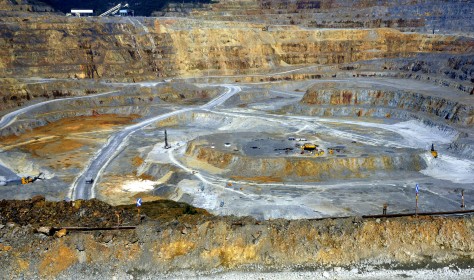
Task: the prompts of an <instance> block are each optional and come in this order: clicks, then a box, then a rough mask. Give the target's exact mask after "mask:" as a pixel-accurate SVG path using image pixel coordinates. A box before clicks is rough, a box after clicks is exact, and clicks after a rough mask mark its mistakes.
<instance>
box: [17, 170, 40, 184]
mask: <svg viewBox="0 0 474 280" xmlns="http://www.w3.org/2000/svg"><path fill="white" fill-rule="evenodd" d="M42 175H43V173H42V172H41V173H40V174H38V176H35V177H30V176H26V177H21V184H22V185H27V184H30V183H34V182H35V181H36V180H44V178H43V177H41V176H42Z"/></svg>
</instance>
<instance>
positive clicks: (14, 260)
mask: <svg viewBox="0 0 474 280" xmlns="http://www.w3.org/2000/svg"><path fill="white" fill-rule="evenodd" d="M133 208H134V206H127V207H115V208H114V207H111V206H108V205H106V204H103V203H100V202H98V201H89V202H84V203H81V202H80V201H76V202H75V203H72V202H68V203H66V202H58V203H52V202H47V201H46V202H45V201H44V200H43V199H41V198H34V199H32V200H29V201H23V202H20V201H2V202H0V214H1V215H0V218H1V220H0V256H1V257H2V260H3V261H2V262H1V263H0V267H1V268H2V271H3V275H4V276H7V277H8V278H37V277H40V278H58V277H66V278H70V277H74V276H75V275H77V274H80V275H82V276H83V277H86V278H94V279H107V278H111V277H118V278H123V277H131V276H133V277H138V278H142V277H147V276H152V275H153V276H154V277H156V275H168V276H169V275H170V273H171V275H173V273H177V272H179V271H183V270H193V271H195V273H198V272H201V273H210V272H212V271H214V269H216V268H219V269H220V271H229V270H234V269H239V270H270V269H281V268H287V269H288V268H289V269H291V268H293V269H297V268H299V269H301V268H303V269H304V268H307V269H314V268H318V267H326V266H343V267H357V266H358V265H362V264H372V265H378V266H385V267H392V268H394V267H397V266H403V267H408V268H418V267H425V265H427V264H429V266H430V267H436V266H442V265H445V264H446V263H449V264H451V265H457V266H459V267H469V266H470V265H472V264H473V258H474V241H473V240H474V220H473V219H472V218H468V217H466V218H430V217H407V218H390V219H388V218H379V219H362V218H360V217H359V218H358V217H353V218H344V219H326V220H313V221H284V220H274V221H264V222H260V221H256V220H254V219H251V218H233V217H212V216H209V215H208V214H206V213H205V212H203V211H202V210H199V209H193V208H192V207H188V206H186V205H184V204H176V203H170V202H155V203H145V204H144V206H143V209H142V214H143V213H145V216H143V217H142V222H141V223H140V224H139V223H138V218H137V216H136V212H135V211H136V210H135V209H133ZM117 219H119V220H118V223H120V224H121V225H138V227H137V228H136V229H130V230H122V231H117V230H109V231H104V230H103V231H94V232H90V231H89V232H87V231H86V232H77V231H67V230H62V231H60V230H59V229H60V228H61V227H63V226H66V225H74V226H96V227H99V226H102V227H104V226H112V227H113V226H115V225H117ZM41 226H46V227H47V226H56V227H57V228H56V229H53V231H55V232H56V233H55V234H54V236H52V235H53V233H52V231H48V230H46V228H41Z"/></svg>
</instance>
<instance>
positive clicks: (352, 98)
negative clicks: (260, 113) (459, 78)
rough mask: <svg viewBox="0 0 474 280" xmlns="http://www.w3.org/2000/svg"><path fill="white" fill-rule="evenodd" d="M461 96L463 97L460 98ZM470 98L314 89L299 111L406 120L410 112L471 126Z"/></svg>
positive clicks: (312, 113)
mask: <svg viewBox="0 0 474 280" xmlns="http://www.w3.org/2000/svg"><path fill="white" fill-rule="evenodd" d="M461 97H462V96H461ZM469 100H470V99H469V98H464V99H462V98H461V99H459V98H458V97H456V96H454V97H451V98H450V97H448V96H446V97H443V96H427V95H423V94H421V93H415V92H404V91H386V90H377V89H353V88H352V89H349V88H347V89H319V88H318V87H313V88H311V89H310V90H308V92H307V93H306V94H305V96H304V97H303V99H302V100H301V103H302V105H303V106H302V107H303V108H300V110H302V111H305V113H306V114H310V115H319V116H334V115H340V116H358V117H361V116H372V117H382V118H383V117H387V118H390V117H395V118H398V119H409V113H407V111H408V112H412V113H413V114H416V113H421V114H427V115H429V116H431V118H441V119H444V120H448V121H449V122H451V123H455V124H458V125H461V126H468V127H469V126H472V125H473V124H474V119H473V115H474V107H473V106H472V104H471V102H470V101H469Z"/></svg>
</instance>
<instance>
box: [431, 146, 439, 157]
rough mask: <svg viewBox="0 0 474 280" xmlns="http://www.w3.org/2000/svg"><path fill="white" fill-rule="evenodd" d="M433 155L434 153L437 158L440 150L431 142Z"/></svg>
mask: <svg viewBox="0 0 474 280" xmlns="http://www.w3.org/2000/svg"><path fill="white" fill-rule="evenodd" d="M431 155H432V156H433V157H434V158H437V157H438V151H436V150H435V148H434V144H433V143H431Z"/></svg>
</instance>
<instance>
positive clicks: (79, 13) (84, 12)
mask: <svg viewBox="0 0 474 280" xmlns="http://www.w3.org/2000/svg"><path fill="white" fill-rule="evenodd" d="M71 15H73V16H77V17H81V16H88V17H90V16H93V15H94V10H80V9H72V10H71Z"/></svg>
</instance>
